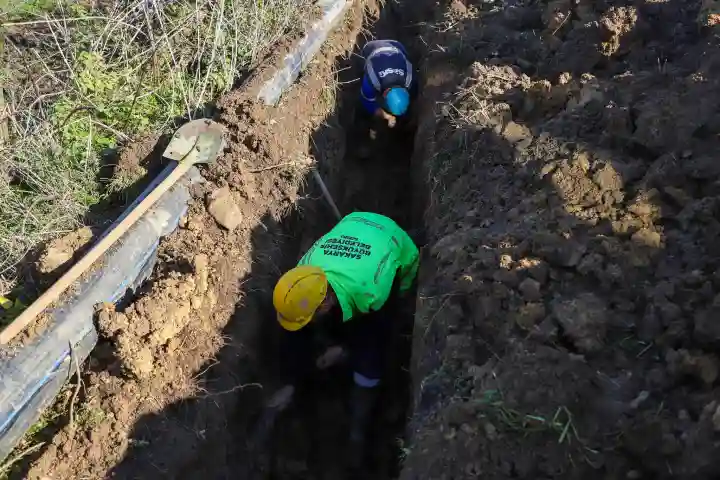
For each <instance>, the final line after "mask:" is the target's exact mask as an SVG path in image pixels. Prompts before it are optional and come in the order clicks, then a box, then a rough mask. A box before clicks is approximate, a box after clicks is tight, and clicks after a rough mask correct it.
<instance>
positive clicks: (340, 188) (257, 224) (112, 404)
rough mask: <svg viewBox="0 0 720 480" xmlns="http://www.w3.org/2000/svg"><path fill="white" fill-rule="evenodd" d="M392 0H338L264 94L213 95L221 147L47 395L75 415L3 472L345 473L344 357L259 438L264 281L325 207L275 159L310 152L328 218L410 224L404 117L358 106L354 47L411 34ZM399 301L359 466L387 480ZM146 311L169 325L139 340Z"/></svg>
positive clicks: (397, 371) (398, 361)
mask: <svg viewBox="0 0 720 480" xmlns="http://www.w3.org/2000/svg"><path fill="white" fill-rule="evenodd" d="M411 7H412V6H411ZM398 8H400V7H399V4H398V5H395V4H388V5H386V6H383V7H382V8H381V7H380V6H379V5H377V4H376V2H374V1H366V2H361V3H356V4H353V6H352V7H351V8H350V10H349V11H348V14H347V18H346V21H345V22H344V23H343V24H342V25H341V26H339V27H338V29H337V31H336V32H335V33H333V35H332V36H331V38H329V39H328V41H327V43H326V45H325V48H324V50H323V52H322V53H321V55H319V58H317V59H316V60H315V61H314V62H313V65H311V67H310V68H308V69H307V70H306V72H304V73H303V74H302V75H301V77H300V79H299V80H298V82H297V85H296V86H295V87H293V88H292V89H291V90H290V91H289V92H287V94H286V95H284V97H283V103H282V104H281V105H280V107H279V108H277V109H273V108H266V107H264V106H261V105H258V104H257V103H256V102H255V99H254V93H253V88H255V86H256V85H254V84H253V83H252V81H250V82H249V84H248V86H247V88H245V89H241V90H240V91H238V92H237V93H236V94H235V95H233V94H231V95H229V96H228V98H225V99H223V100H222V101H221V102H220V105H219V107H220V111H221V114H220V116H219V118H218V120H219V121H220V122H221V123H223V124H225V125H226V126H227V128H228V139H229V147H228V149H227V150H226V152H225V153H224V155H223V156H222V157H221V158H219V159H218V161H217V162H216V164H214V165H212V166H211V167H210V168H208V169H206V170H205V171H204V172H203V174H204V176H205V178H206V179H207V182H206V183H205V184H201V185H197V186H195V187H193V188H194V190H193V191H192V194H193V197H194V199H195V201H194V202H193V203H192V204H191V205H190V209H189V212H188V215H187V219H186V220H185V221H184V223H182V224H181V228H180V229H179V230H178V231H176V232H175V233H174V234H173V235H172V236H170V237H169V238H168V239H166V240H165V241H164V242H162V243H161V246H160V250H159V262H158V265H159V266H160V268H156V269H155V272H154V274H153V276H152V277H151V279H150V280H149V282H148V283H147V284H146V285H145V286H144V287H143V288H142V290H141V291H140V292H137V295H136V297H135V299H134V300H133V301H130V302H128V305H126V306H125V305H124V306H123V307H122V309H121V308H120V307H118V309H117V310H115V311H112V310H110V311H103V312H102V313H101V314H100V315H99V318H98V330H99V331H100V337H101V338H100V341H99V344H98V346H97V347H96V349H95V351H94V352H93V355H92V358H91V360H90V368H89V369H88V371H87V373H86V374H85V375H84V376H83V388H82V389H80V390H79V394H78V395H77V397H72V398H70V395H66V397H67V398H66V397H63V398H62V399H61V403H62V402H63V401H64V402H66V403H67V402H68V401H70V402H76V404H77V405H76V415H75V417H74V418H70V417H69V416H68V415H65V414H63V415H61V416H60V417H59V418H58V419H57V420H56V421H55V422H54V424H53V426H52V428H51V429H48V430H45V431H43V432H41V433H40V434H39V435H38V436H37V437H36V439H37V440H40V441H42V442H44V444H43V445H42V447H41V448H38V449H37V450H35V451H34V452H33V453H32V454H31V455H28V456H27V457H25V458H24V459H23V462H21V463H19V464H18V465H17V466H16V468H15V469H14V471H13V472H12V477H13V478H42V477H43V476H45V475H51V477H52V478H81V477H83V476H89V477H92V478H101V477H106V478H107V477H112V478H152V477H157V476H159V477H161V478H188V479H196V478H247V479H268V478H277V479H298V478H303V479H322V478H327V479H336V478H343V476H344V474H345V472H346V467H347V465H346V460H347V458H348V451H347V448H346V447H347V444H348V441H347V440H348V415H349V408H348V407H349V405H348V400H349V393H350V389H351V387H352V375H351V372H350V371H349V369H348V367H347V366H342V365H340V366H337V367H334V368H333V369H331V370H330V371H327V372H322V373H319V372H318V373H317V374H316V375H314V376H313V377H312V378H311V379H309V381H308V383H307V384H305V385H303V386H302V387H301V388H299V389H298V392H297V394H296V398H295V400H294V402H293V403H292V405H291V406H290V408H288V409H287V410H286V411H285V412H283V413H282V414H281V415H280V416H279V417H278V418H277V419H276V422H275V425H274V428H273V429H272V431H270V432H269V434H268V435H261V434H259V425H260V423H261V422H260V420H261V418H262V414H263V405H264V404H265V402H266V401H267V399H268V398H269V397H270V396H271V395H272V393H273V392H274V391H275V390H276V389H277V388H279V387H281V386H282V385H283V383H282V379H281V375H280V372H281V370H282V366H281V365H280V364H279V358H280V357H281V355H280V353H281V352H280V351H279V342H278V337H279V335H280V333H281V332H280V331H279V326H278V325H277V322H276V321H275V318H274V317H275V314H274V310H273V307H272V289H273V287H274V284H275V282H276V281H277V279H278V277H279V276H280V275H281V274H282V273H283V272H284V271H286V270H288V269H289V268H292V267H293V266H294V265H295V264H296V262H297V260H298V259H299V258H300V256H301V255H302V254H303V253H304V252H305V251H306V250H307V248H309V247H310V245H311V244H312V243H313V242H314V241H315V240H316V239H317V238H319V237H320V236H322V235H323V234H324V233H326V232H327V231H328V230H329V229H330V228H332V226H333V224H334V222H335V221H336V219H335V218H334V216H333V214H332V211H331V210H330V208H329V207H328V206H327V204H326V203H325V202H324V200H323V198H322V195H321V194H320V190H319V188H318V187H317V185H316V183H315V182H314V180H313V178H312V176H311V175H309V174H305V175H304V178H298V175H297V171H295V170H293V169H292V168H289V169H285V170H284V169H283V168H279V167H282V166H283V165H286V164H288V158H294V157H291V156H297V155H298V154H301V155H307V153H309V154H310V155H312V156H313V157H314V159H315V160H316V162H317V166H318V170H319V172H320V174H321V176H322V177H323V179H324V180H325V182H326V184H327V186H328V188H329V189H330V191H331V193H332V195H333V197H334V199H335V201H336V203H337V205H338V207H339V209H340V210H341V212H342V213H343V214H347V213H350V212H352V211H372V212H377V213H381V214H384V215H387V216H389V217H391V218H393V219H395V220H396V221H397V222H398V224H400V226H401V227H403V228H405V229H406V230H407V231H408V232H409V233H410V234H411V236H412V237H413V238H416V239H417V238H419V234H420V230H419V229H417V228H415V227H416V226H417V223H416V222H415V221H414V218H415V215H414V208H415V206H416V204H415V203H414V201H413V200H414V199H413V194H412V193H413V190H414V189H413V177H412V175H411V158H412V155H413V146H414V142H415V127H414V126H412V125H411V124H409V122H408V124H406V125H404V124H402V123H400V124H399V125H398V126H397V127H396V128H394V129H393V130H389V129H387V128H385V129H383V128H376V127H374V126H372V125H371V124H370V122H369V121H368V120H367V119H363V117H362V116H361V115H359V112H358V111H356V107H358V98H359V88H360V82H359V81H358V80H359V77H360V76H361V73H362V72H361V70H362V60H361V59H360V57H359V55H358V53H359V51H360V49H361V48H362V46H363V45H364V43H365V42H366V41H367V40H369V39H370V38H372V37H375V38H388V37H389V38H395V39H398V40H400V41H404V40H405V41H406V42H407V43H408V45H412V44H413V42H412V37H411V36H412V35H413V29H412V28H404V27H403V25H404V24H405V23H408V22H405V23H404V22H403V16H402V15H401V12H399V11H397V9H398ZM403 8H404V7H403ZM368 32H370V34H371V35H367V33H368ZM350 52H352V53H351V54H349V53H350ZM412 56H413V52H412V48H411V57H412ZM414 60H415V59H414ZM261 76H262V74H261V75H258V76H257V77H258V78H259V77H261ZM333 76H336V79H337V84H336V85H331V84H330V79H332V78H333ZM321 103H327V104H326V105H320V104H321ZM328 112H329V113H328ZM371 129H373V130H374V131H375V132H376V134H375V135H372V136H371V135H370V130H371ZM301 184H304V187H302V188H298V185H301ZM223 189H224V190H225V192H226V193H227V192H228V191H229V194H230V197H231V198H234V199H235V200H237V203H239V204H240V205H241V213H242V216H243V218H244V219H245V221H244V222H243V224H242V225H241V226H239V227H238V228H236V229H235V230H232V231H230V232H228V231H227V230H223V229H222V228H220V227H219V226H218V225H217V222H216V220H217V218H213V216H212V215H210V214H209V210H210V208H209V206H208V205H209V203H212V199H213V198H214V196H215V195H216V194H217V192H218V191H223ZM201 285H202V294H200V295H198V292H200V291H201V290H200V288H201V287H200V286H201ZM193 292H194V293H193ZM193 295H194V296H193ZM403 302H404V303H403V304H402V305H401V306H400V307H399V308H398V309H397V311H396V312H395V315H396V317H395V318H394V319H393V327H394V328H393V332H392V339H391V341H390V342H388V351H387V359H388V361H387V371H386V372H385V375H384V378H383V384H382V388H381V397H380V399H379V401H378V402H377V405H378V408H377V409H376V411H375V412H374V415H373V421H372V424H371V425H370V429H369V440H368V451H367V455H366V458H365V459H364V463H363V474H364V475H365V476H367V478H373V479H383V478H396V477H397V476H398V475H399V467H400V459H401V456H402V454H403V452H404V446H405V444H404V442H403V437H404V432H405V428H406V422H407V416H408V408H409V404H410V396H411V393H410V371H409V363H410V352H411V344H412V329H413V321H414V320H413V319H414V308H415V302H414V298H413V296H410V298H408V299H407V300H404V301H403ZM182 312H184V313H182ZM180 313H182V315H180ZM180 319H182V322H183V323H182V324H179V323H178V321H180ZM154 322H155V323H154ZM158 322H159V324H162V325H163V328H165V331H171V332H172V336H171V338H170V339H169V340H168V341H164V342H161V343H157V344H154V343H153V342H154V341H155V340H153V339H154V338H156V336H154V335H155V334H153V331H157V325H156V324H157V323H158ZM173 322H174V324H173ZM171 324H172V325H171ZM168 328H169V330H168ZM70 394H72V392H70ZM77 412H80V413H77ZM86 417H87V419H88V420H86ZM78 418H81V421H78V420H77V419H78Z"/></svg>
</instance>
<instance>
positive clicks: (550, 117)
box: [401, 0, 720, 479]
mask: <svg viewBox="0 0 720 480" xmlns="http://www.w3.org/2000/svg"><path fill="white" fill-rule="evenodd" d="M468 4H469V5H467V9H466V10H464V11H461V12H460V16H458V15H459V14H458V10H457V9H455V10H449V12H448V15H450V16H449V17H446V18H444V19H442V21H445V22H447V23H446V24H447V30H445V31H443V29H438V30H440V31H441V32H442V33H434V34H433V33H428V37H425V38H424V40H425V41H426V42H428V43H429V44H433V45H434V44H437V45H443V46H444V49H445V52H435V53H433V54H432V55H430V56H429V57H428V60H427V63H426V65H427V72H428V75H427V76H426V85H425V91H426V93H427V94H428V97H427V98H426V101H427V103H426V110H425V112H424V113H425V115H424V117H423V118H424V122H423V124H422V125H421V132H420V133H419V134H418V141H419V142H421V143H422V147H421V148H420V149H419V151H420V152H422V155H420V156H419V157H416V161H417V165H418V168H419V169H420V170H421V171H422V175H423V177H424V178H430V179H432V181H431V183H430V185H429V187H430V190H429V192H428V193H427V204H428V209H427V211H426V213H425V219H426V226H427V235H428V246H429V252H428V253H429V256H428V258H427V259H426V261H425V263H424V270H425V273H424V279H423V280H422V282H421V291H420V297H419V309H418V314H417V320H416V335H415V342H416V343H415V347H414V358H415V365H414V370H413V375H414V378H415V380H416V383H415V385H416V392H415V393H416V410H415V415H414V419H413V422H412V433H411V438H412V443H411V446H410V448H409V455H408V457H407V461H406V464H405V465H406V468H405V470H404V472H403V475H402V476H401V478H408V479H410V478H446V477H447V478H450V477H452V478H476V477H483V478H511V477H512V478H716V477H717V476H718V474H720V470H718V465H717V462H716V461H715V458H716V456H717V454H718V453H719V452H720V442H719V441H718V437H717V433H716V431H717V428H718V426H719V425H718V422H717V415H716V412H717V403H716V401H715V399H716V398H717V395H718V387H717V377H718V373H717V372H718V366H719V365H720V364H719V363H718V357H717V356H716V354H715V353H714V348H715V347H716V345H717V340H718V330H717V329H716V328H714V327H713V326H712V325H714V322H713V321H711V320H710V319H711V318H716V315H717V313H718V307H717V304H718V300H717V296H718V292H719V291H720V290H719V289H720V282H718V276H717V274H716V271H717V268H718V265H719V264H720V251H718V249H717V248H716V247H715V244H716V243H717V242H716V240H715V239H716V234H717V232H718V229H720V224H719V223H718V216H717V204H718V201H720V196H718V195H719V194H720V191H718V190H717V188H716V187H717V184H718V181H720V171H719V170H718V169H717V168H716V167H717V165H718V164H717V162H715V161H713V160H712V158H713V155H714V154H713V153H712V152H715V151H717V148H718V140H717V135H716V133H717V113H716V112H717V102H718V101H720V96H718V94H717V92H718V86H719V85H718V81H717V78H716V77H717V76H716V75H715V73H714V72H715V71H716V69H717V67H716V65H717V63H718V60H720V50H719V49H718V45H717V41H716V37H715V36H714V32H713V31H712V30H711V29H706V30H701V29H699V28H698V24H697V23H696V22H697V18H698V7H699V4H698V2H682V1H670V2H642V3H637V2H635V3H631V2H582V1H581V2H564V1H562V0H560V1H554V2H550V3H545V2H540V3H537V2H514V3H513V5H512V6H509V5H506V6H505V7H500V8H495V7H490V6H488V4H486V3H481V2H468ZM453 12H454V13H453ZM440 18H442V17H440ZM538 27H542V28H538ZM536 29H537V30H536ZM543 29H544V30H543ZM436 31H437V30H436ZM715 33H716V32H715ZM436 271H437V272H438V273H437V274H435V273H434V272H436Z"/></svg>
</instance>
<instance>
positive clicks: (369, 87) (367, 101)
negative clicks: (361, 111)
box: [360, 73, 380, 115]
mask: <svg viewBox="0 0 720 480" xmlns="http://www.w3.org/2000/svg"><path fill="white" fill-rule="evenodd" d="M378 95H379V93H378V91H377V90H375V87H374V86H373V84H372V82H370V79H369V78H368V76H367V73H366V74H364V75H363V78H362V85H361V86H360V101H361V102H362V105H363V107H364V108H365V110H367V112H368V113H370V114H371V115H377V111H378V110H379V109H380V105H379V104H378V101H377V99H378Z"/></svg>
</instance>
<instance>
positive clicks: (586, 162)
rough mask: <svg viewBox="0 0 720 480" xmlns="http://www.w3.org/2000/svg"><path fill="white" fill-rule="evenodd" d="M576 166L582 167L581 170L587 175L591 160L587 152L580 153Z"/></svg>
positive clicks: (576, 157)
mask: <svg viewBox="0 0 720 480" xmlns="http://www.w3.org/2000/svg"><path fill="white" fill-rule="evenodd" d="M574 163H575V165H577V166H578V167H580V170H582V171H583V172H585V173H587V171H588V170H590V158H589V156H588V154H587V152H578V153H577V154H576V155H575V162H574Z"/></svg>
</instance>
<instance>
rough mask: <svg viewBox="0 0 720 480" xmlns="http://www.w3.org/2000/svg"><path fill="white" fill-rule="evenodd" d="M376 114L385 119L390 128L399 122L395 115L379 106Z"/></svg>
mask: <svg viewBox="0 0 720 480" xmlns="http://www.w3.org/2000/svg"><path fill="white" fill-rule="evenodd" d="M375 116H376V117H378V118H382V119H383V120H385V121H386V122H387V124H388V127H390V128H393V127H394V126H395V124H396V123H397V119H396V118H395V117H394V116H393V115H390V114H389V113H387V112H386V111H385V110H383V109H382V108H378V109H377V110H375Z"/></svg>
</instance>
